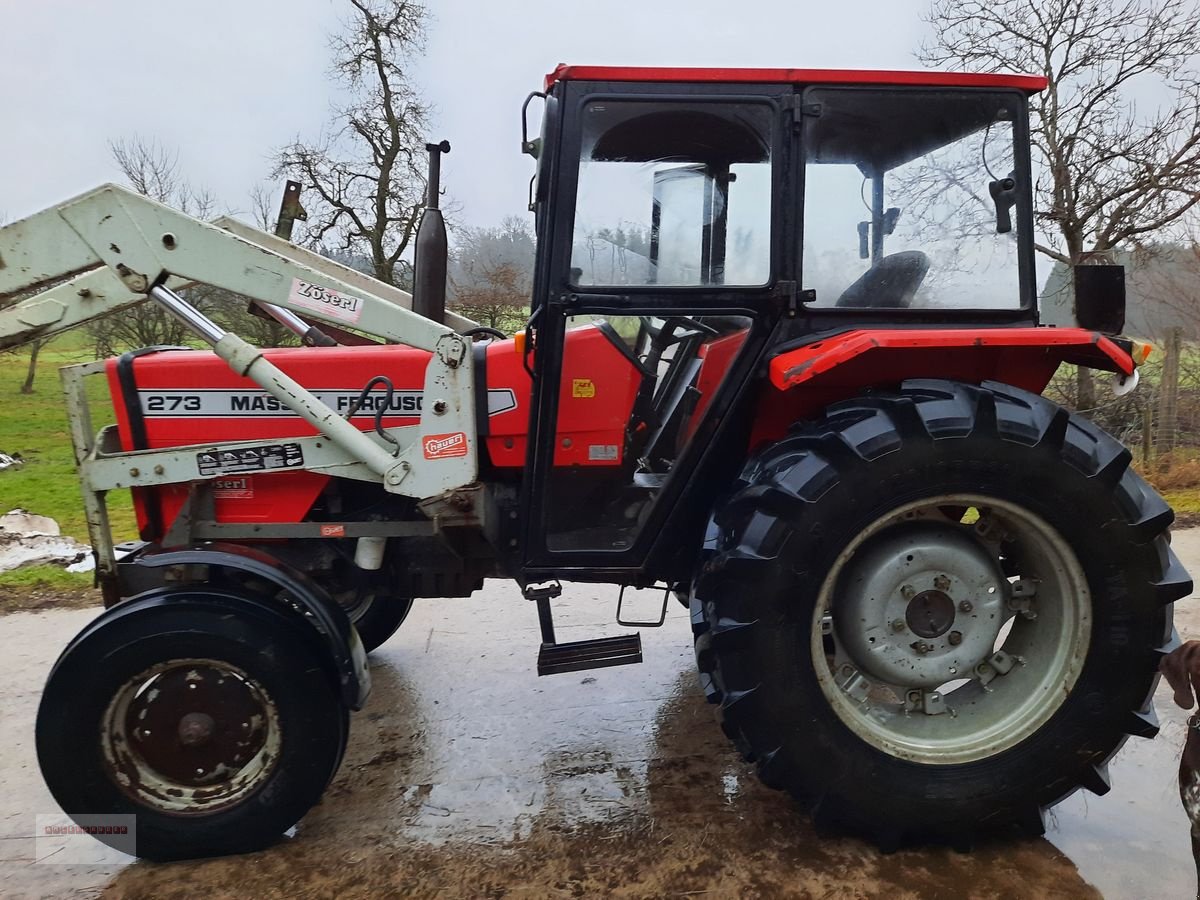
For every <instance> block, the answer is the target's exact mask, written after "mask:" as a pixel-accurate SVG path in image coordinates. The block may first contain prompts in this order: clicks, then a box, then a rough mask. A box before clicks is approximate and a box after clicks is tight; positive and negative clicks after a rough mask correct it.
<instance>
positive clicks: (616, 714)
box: [0, 529, 1200, 898]
mask: <svg viewBox="0 0 1200 900" xmlns="http://www.w3.org/2000/svg"><path fill="white" fill-rule="evenodd" d="M1175 546H1176V548H1177V549H1178V550H1179V551H1180V553H1181V555H1182V556H1183V558H1184V562H1185V563H1186V564H1187V565H1188V566H1189V568H1190V569H1191V570H1192V571H1193V572H1196V573H1200V529H1197V530H1190V531H1184V532H1180V533H1179V534H1177V535H1176V537H1175ZM615 597H616V592H615V590H612V589H603V588H602V589H593V588H590V587H586V586H569V587H568V590H567V593H566V594H565V595H564V600H563V601H560V602H559V604H558V607H559V608H560V609H561V610H562V613H561V616H560V620H561V622H562V623H563V625H562V627H561V628H560V635H561V639H581V638H583V637H594V636H599V635H600V634H614V633H618V632H619V631H620V629H619V628H618V626H616V625H614V624H612V622H611V616H612V611H613V609H614V606H615ZM589 601H590V602H589ZM1198 606H1200V605H1198ZM93 614H94V613H93V612H91V611H62V612H48V613H18V614H13V615H10V616H7V617H4V618H0V635H2V636H3V638H4V640H3V644H2V646H3V652H2V653H0V748H3V755H2V756H0V895H2V896H5V897H16V896H97V895H101V894H103V895H104V896H113V897H156V898H157V897H162V898H173V897H181V898H182V897H193V896H198V895H204V896H207V897H226V896H228V897H235V896H236V897H250V896H277V897H335V896H336V897H356V896H386V895H404V896H416V897H427V896H435V895H441V896H450V897H520V898H525V897H530V898H531V897H596V896H615V897H684V896H707V897H739V898H749V897H784V896H795V897H828V898H850V897H885V896H886V897H889V898H905V897H925V898H938V897H956V898H957V897H980V898H982V897H1081V896H1082V897H1086V896H1097V895H1102V896H1105V897H1130V898H1143V897H1189V896H1193V892H1194V890H1195V875H1194V874H1193V866H1192V860H1191V852H1190V846H1189V843H1188V823H1187V820H1186V819H1185V817H1184V815H1183V812H1182V810H1181V809H1180V807H1179V801H1178V794H1177V788H1176V785H1175V777H1176V767H1177V765H1178V752H1179V749H1180V747H1181V746H1182V743H1183V739H1184V720H1185V719H1186V713H1184V712H1183V711H1181V710H1178V709H1176V708H1175V707H1174V705H1173V704H1172V703H1171V701H1170V697H1169V696H1168V694H1167V693H1166V692H1165V689H1164V688H1160V690H1159V695H1158V698H1157V701H1158V702H1157V706H1158V711H1159V714H1160V718H1161V720H1162V722H1163V731H1162V734H1161V735H1160V737H1159V738H1158V739H1157V740H1155V741H1141V740H1137V739H1131V740H1130V741H1129V742H1128V743H1127V744H1126V746H1125V749H1124V750H1123V751H1122V753H1121V754H1120V755H1119V757H1118V758H1117V759H1116V760H1115V762H1114V764H1113V766H1112V780H1113V790H1112V791H1111V792H1110V793H1109V794H1108V795H1107V796H1105V797H1103V798H1097V797H1094V796H1092V795H1090V794H1085V793H1083V792H1080V793H1078V794H1076V795H1074V796H1073V797H1071V798H1070V799H1069V800H1067V801H1066V802H1065V803H1063V804H1062V805H1060V806H1059V807H1057V809H1056V810H1055V812H1054V814H1053V816H1052V818H1051V821H1050V830H1049V832H1048V834H1047V837H1046V839H1042V840H1035V841H1020V842H1005V843H1000V844H994V845H989V846H984V847H981V848H979V849H977V850H976V851H975V852H973V853H971V854H958V853H955V852H953V851H951V850H948V849H925V850H911V851H903V852H900V853H896V854H893V855H890V856H883V855H881V854H879V853H878V852H876V851H875V850H874V849H873V848H871V847H869V846H867V845H866V844H863V843H861V842H859V841H856V840H850V839H818V838H817V837H816V836H815V835H814V833H813V831H812V828H811V826H810V824H809V822H808V820H807V819H806V818H805V816H804V815H803V814H802V813H801V812H799V811H798V810H797V808H796V807H795V806H794V805H793V804H792V802H791V801H790V800H789V799H788V798H787V797H785V796H783V795H781V794H778V793H776V792H774V791H771V790H768V789H767V788H764V787H763V786H761V785H760V784H759V783H758V782H757V781H756V779H755V778H754V775H753V773H752V771H751V770H750V767H748V766H747V765H745V764H744V763H742V762H741V760H740V759H739V758H738V757H737V755H736V754H735V753H734V752H733V751H732V750H731V748H730V747H729V745H728V743H727V741H726V740H725V738H724V736H723V735H722V734H721V732H720V730H719V728H718V727H717V725H716V723H715V720H714V718H713V715H712V711H711V709H710V708H709V707H708V706H706V704H705V703H704V700H703V697H702V695H701V694H700V691H699V689H698V687H697V683H696V679H695V674H694V670H693V660H692V654H691V649H690V638H689V634H688V627H687V617H686V615H685V614H684V612H683V610H681V609H679V608H677V607H676V608H673V609H672V610H671V611H670V616H669V618H668V620H667V624H666V626H665V627H664V628H661V629H658V630H650V631H646V632H644V634H643V638H644V642H645V657H646V662H644V663H643V664H642V665H640V666H627V667H622V668H616V669H606V670H599V671H595V672H581V673H576V674H572V675H559V676H552V677H549V678H541V679H539V678H538V677H537V676H536V675H535V673H534V657H535V653H536V648H537V642H538V637H537V628H536V616H535V615H534V610H533V608H532V606H531V605H530V604H528V603H527V602H526V601H524V600H522V599H521V598H520V595H519V593H518V591H517V589H516V588H515V587H514V586H512V585H509V584H506V583H499V582H496V583H491V584H489V585H488V587H487V589H486V590H485V591H484V592H483V593H482V594H479V595H476V597H474V598H472V599H470V600H447V601H419V602H418V604H417V606H416V608H415V609H414V611H413V613H412V615H411V616H410V618H409V621H408V622H406V623H405V625H404V627H403V628H402V629H401V631H400V633H399V634H398V635H396V637H394V638H393V639H392V640H391V641H390V642H389V643H388V644H387V645H386V646H385V647H383V648H382V649H381V650H379V651H377V652H376V654H375V656H374V667H373V677H374V683H375V689H374V693H373V694H372V696H371V700H370V703H369V705H368V707H367V709H366V710H365V711H364V712H363V713H360V714H358V715H357V716H356V717H355V718H354V720H353V724H352V733H351V743H350V748H349V751H348V753H347V756H346V760H345V762H344V763H343V765H342V769H341V772H340V774H339V775H338V776H337V778H336V779H335V780H334V782H333V784H332V786H331V787H330V789H329V791H328V793H327V794H326V797H325V799H324V801H323V802H322V803H321V804H320V805H319V806H318V807H317V808H316V809H314V810H313V811H312V812H310V813H309V815H308V816H307V817H305V819H304V820H303V821H302V822H301V823H300V825H299V826H298V827H297V828H296V829H295V832H294V834H293V835H291V836H290V837H289V838H288V839H286V840H284V841H283V842H282V843H280V844H279V845H278V846H276V847H274V848H272V849H270V850H268V851H265V852H262V853H257V854H251V855H247V856H241V857H234V858H227V859H218V860H209V861H202V862H187V863H175V864H170V865H155V864H149V863H137V862H132V861H130V863H128V864H125V865H118V866H99V867H87V866H69V865H51V864H46V863H35V862H34V861H33V858H34V847H33V840H32V837H31V835H32V833H33V830H34V817H35V816H36V815H37V814H39V813H52V812H56V811H57V807H56V806H55V804H54V802H53V800H52V799H51V798H50V795H49V793H48V792H47V791H46V789H45V788H44V786H43V785H42V782H41V778H40V775H39V773H38V770H37V764H36V761H35V758H34V749H33V739H32V738H33V735H32V733H33V720H34V714H35V711H36V705H37V700H38V696H39V692H40V689H41V685H42V683H43V681H44V679H45V675H46V672H47V670H48V669H49V666H50V665H51V663H52V662H53V660H54V658H55V656H56V655H57V654H58V652H59V651H60V649H61V648H62V646H63V645H64V644H65V643H66V641H67V640H68V639H69V637H70V636H72V635H73V634H74V633H75V632H76V631H77V630H78V629H79V628H80V627H82V625H83V623H84V622H86V621H87V620H88V619H89V618H90V617H91V616H92V615H93ZM1176 621H1177V624H1178V626H1179V629H1180V632H1181V633H1182V634H1183V635H1185V636H1189V635H1190V636H1200V609H1194V608H1193V604H1192V603H1189V602H1187V601H1185V602H1183V603H1180V604H1179V605H1178V606H1177V617H1176Z"/></svg>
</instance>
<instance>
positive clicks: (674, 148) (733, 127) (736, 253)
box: [571, 100, 772, 287]
mask: <svg viewBox="0 0 1200 900" xmlns="http://www.w3.org/2000/svg"><path fill="white" fill-rule="evenodd" d="M771 117H772V107H771V106H769V105H767V104H765V103H732V102H730V103H721V102H712V103H701V102H698V103H696V104H695V105H694V106H690V107H689V106H685V105H681V104H679V103H670V104H666V103H655V102H649V101H635V100H621V101H594V102H591V103H588V104H587V105H586V106H585V107H584V109H583V143H582V147H581V151H580V160H579V189H578V195H577V197H576V205H575V224H574V232H573V241H572V248H571V267H572V279H571V280H572V283H573V284H575V285H576V286H580V287H586V286H606V285H611V286H621V285H664V286H702V285H741V286H756V285H761V284H765V283H766V282H767V281H768V279H769V277H770V248H771V241H770V234H771V153H770V133H771V128H770V123H771Z"/></svg>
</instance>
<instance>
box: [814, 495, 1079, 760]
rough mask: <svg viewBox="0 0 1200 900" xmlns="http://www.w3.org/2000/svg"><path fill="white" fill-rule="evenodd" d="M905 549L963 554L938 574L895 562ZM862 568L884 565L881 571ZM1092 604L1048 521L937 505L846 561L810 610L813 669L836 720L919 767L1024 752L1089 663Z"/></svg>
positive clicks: (904, 515)
mask: <svg viewBox="0 0 1200 900" xmlns="http://www.w3.org/2000/svg"><path fill="white" fill-rule="evenodd" d="M947 529H949V531H947ZM943 535H945V537H944V539H943V537H942V536H943ZM968 541H969V542H970V543H971V544H972V545H973V546H975V547H977V548H979V549H978V550H971V549H970V548H969V547H968V546H967V543H965V542H968ZM905 542H909V543H911V544H912V545H913V546H920V545H925V546H935V545H937V544H938V543H941V544H944V545H953V549H952V551H951V552H944V553H942V554H941V555H940V556H938V558H937V562H938V565H936V566H933V567H932V568H930V566H929V565H927V564H926V563H925V561H924V560H925V557H922V556H920V554H918V559H917V560H916V566H915V568H914V567H911V564H912V562H913V559H914V557H913V556H912V555H909V556H908V557H907V560H905V559H904V558H903V557H901V558H898V559H896V560H895V562H892V557H891V556H889V554H894V553H895V550H894V548H896V547H899V546H903V545H904V544H905ZM881 548H882V549H881ZM872 554H874V555H873V556H872ZM988 555H990V556H991V560H990V562H988V561H987V560H986V557H987V556H988ZM856 560H857V561H858V563H859V568H856ZM864 560H866V561H867V562H869V563H871V564H873V565H877V566H878V565H879V560H883V566H882V567H883V569H884V574H883V575H880V574H878V572H876V571H864V570H863V569H862V568H861V565H862V563H863V561H864ZM956 560H957V562H956ZM889 565H890V566H891V567H892V568H890V569H889V568H887V567H888V566H889ZM906 566H910V568H907V569H906V568H905V567H906ZM956 566H957V569H958V570H961V571H956V570H955V567H956ZM988 566H991V567H992V571H993V572H994V576H993V580H994V585H992V584H991V583H990V581H989V576H988V573H987V570H988ZM946 567H949V568H950V570H949V571H941V569H944V568H946ZM925 581H929V584H925V583H924V582H925ZM852 585H853V587H852ZM891 586H894V587H895V588H896V590H895V591H894V592H890V591H889V589H890V587H891ZM854 587H858V588H863V589H864V590H862V591H858V592H857V593H856V592H855V591H854ZM989 588H990V589H991V590H990V593H989ZM1091 606H1092V603H1091V592H1090V590H1089V589H1088V584H1087V578H1086V576H1085V574H1084V572H1083V569H1082V567H1081V565H1080V564H1079V561H1078V559H1077V558H1076V556H1075V554H1074V553H1073V552H1072V550H1071V548H1070V547H1069V546H1068V545H1067V543H1066V541H1065V540H1064V539H1063V538H1062V536H1061V535H1060V534H1059V533H1058V532H1057V531H1056V530H1055V529H1054V528H1052V527H1051V526H1050V525H1049V524H1048V523H1046V521H1045V520H1044V519H1042V518H1041V517H1039V516H1037V515H1036V514H1034V513H1032V512H1031V511H1029V510H1028V509H1025V508H1023V507H1021V506H1018V505H1016V504H1014V503H1011V502H1008V501H1004V500H999V499H997V498H994V497H986V496H983V495H978V494H968V493H962V494H945V495H939V496H935V497H931V498H928V499H924V500H918V501H914V502H911V503H907V504H905V505H903V506H900V507H897V508H896V509H895V510H893V511H891V512H889V513H887V514H885V515H884V516H881V517H880V518H878V519H876V520H875V521H874V522H873V523H872V524H871V525H870V526H868V527H867V528H866V529H864V530H863V531H862V532H861V533H860V534H859V535H858V536H856V537H855V539H854V540H853V541H851V542H850V543H849V544H848V545H847V546H846V548H845V549H843V551H842V552H841V553H840V554H839V555H838V557H837V559H836V560H835V562H834V565H833V566H832V567H831V568H830V571H829V573H828V574H827V576H826V578H825V580H824V582H823V584H822V587H821V591H820V594H819V596H818V600H817V604H816V608H815V611H814V618H813V623H812V625H813V627H812V647H811V652H812V660H813V665H814V667H815V669H816V674H817V680H818V682H819V684H820V686H821V690H822V692H823V693H824V695H825V697H826V699H827V700H828V701H829V703H830V705H831V707H832V708H833V710H834V712H835V713H836V714H837V716H838V718H839V719H840V720H841V721H842V723H843V724H844V725H846V726H847V727H848V728H849V729H850V730H851V731H852V732H853V733H854V734H855V735H857V736H858V737H860V738H861V739H863V740H864V741H866V742H867V743H868V744H871V745H872V746H874V747H876V748H877V749H879V750H882V751H884V752H886V753H888V754H889V755H891V756H894V757H897V758H900V759H905V760H909V761H912V762H917V763H923V764H930V765H948V764H961V763H969V762H973V761H978V760H981V759H986V758H989V757H992V756H995V755H996V754H998V753H1001V752H1003V751H1005V750H1008V749H1010V748H1011V747H1013V746H1016V745H1017V744H1019V743H1021V742H1022V741H1024V740H1026V739H1027V738H1028V737H1030V736H1031V735H1033V734H1035V733H1036V732H1037V731H1038V730H1039V729H1041V728H1042V727H1043V726H1044V725H1045V723H1046V722H1047V721H1049V719H1050V718H1051V717H1052V716H1053V715H1054V714H1055V712H1057V711H1058V709H1060V708H1061V706H1062V704H1063V702H1065V700H1066V698H1067V697H1068V696H1069V694H1070V692H1071V690H1072V688H1073V687H1074V685H1075V683H1076V681H1077V680H1078V678H1079V675H1080V673H1081V671H1082V669H1083V665H1084V662H1085V661H1086V658H1087V651H1088V647H1089V644H1090V634H1091V620H1092V608H1091ZM898 610H903V612H902V613H900V614H898ZM992 614H997V615H998V616H1000V617H1001V618H1002V621H1000V622H996V623H993V622H992V620H989V619H987V616H988V615H992ZM956 623H958V624H957V627H956ZM993 628H994V631H995V633H996V637H995V642H994V643H993V641H992V640H991V639H990V638H991V635H992V634H993V631H991V630H989V629H993ZM952 639H955V640H953V643H952ZM939 666H940V667H941V668H940V669H939ZM904 671H908V673H909V674H908V675H907V677H906V676H905V675H903V674H902V673H903V672H904ZM943 677H944V682H942V678H943Z"/></svg>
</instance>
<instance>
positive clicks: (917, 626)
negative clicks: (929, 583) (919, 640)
mask: <svg viewBox="0 0 1200 900" xmlns="http://www.w3.org/2000/svg"><path fill="white" fill-rule="evenodd" d="M904 621H905V622H906V623H907V624H908V627H909V628H910V629H911V630H912V631H913V632H914V633H915V634H919V635H920V636H921V637H926V638H935V637H941V636H942V635H943V634H945V633H946V632H947V631H949V630H950V626H951V625H953V624H954V601H953V600H951V599H950V597H949V596H948V595H947V594H944V593H942V592H941V591H921V593H919V594H917V596H915V597H913V598H912V600H910V601H909V602H908V608H907V609H906V610H905V611H904Z"/></svg>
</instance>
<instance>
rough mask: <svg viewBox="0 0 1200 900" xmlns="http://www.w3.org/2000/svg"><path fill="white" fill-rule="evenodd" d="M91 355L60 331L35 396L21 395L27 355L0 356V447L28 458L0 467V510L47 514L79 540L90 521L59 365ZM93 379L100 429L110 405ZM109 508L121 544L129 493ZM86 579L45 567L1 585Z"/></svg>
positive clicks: (73, 583)
mask: <svg viewBox="0 0 1200 900" xmlns="http://www.w3.org/2000/svg"><path fill="white" fill-rule="evenodd" d="M90 359H91V353H90V348H88V347H87V345H86V344H85V343H84V341H83V339H82V336H79V335H66V336H64V338H62V339H60V340H58V341H55V342H54V343H52V344H50V345H49V346H48V347H45V348H43V350H42V353H41V357H40V359H39V360H38V371H37V378H36V380H35V382H34V393H32V394H22V393H20V388H21V384H22V382H24V380H25V370H26V367H27V365H28V362H29V355H28V352H27V351H25V350H19V351H16V352H14V353H5V354H0V451H3V452H4V453H7V454H9V455H15V454H20V455H21V456H22V457H23V458H24V460H25V464H24V465H23V466H22V467H21V468H19V469H15V470H14V469H5V470H3V471H0V514H3V513H5V512H8V511H9V510H10V509H17V508H21V509H27V510H29V511H30V512H32V513H37V514H38V515H42V516H49V517H51V518H52V519H54V520H55V521H57V522H58V524H59V526H60V527H61V528H62V532H63V534H66V535H70V536H71V537H73V538H75V539H76V540H79V541H83V542H84V543H87V523H86V520H85V518H84V515H83V502H82V500H81V494H80V490H79V478H78V476H77V475H76V473H75V460H74V457H73V455H72V451H71V437H70V433H69V431H68V428H67V413H66V406H65V404H64V402H63V397H62V387H61V384H60V382H59V377H58V369H59V367H61V366H64V365H69V364H71V363H78V362H88V361H89V360H90ZM90 380H91V384H89V386H88V397H89V400H90V402H91V409H92V415H93V420H94V424H95V427H96V428H97V429H99V428H100V427H101V426H102V425H106V424H108V423H110V422H111V421H112V406H111V404H110V402H109V399H108V391H107V387H106V385H105V383H104V379H103V378H102V377H96V378H92V379H90ZM108 509H109V515H110V517H111V519H112V525H113V534H114V536H115V537H116V539H117V540H118V541H120V540H129V539H131V538H134V537H137V528H136V526H135V524H134V519H133V507H132V505H131V503H130V499H129V494H128V493H127V492H114V493H112V494H110V495H109V497H108ZM90 583H91V576H90V575H71V574H68V573H66V572H63V571H62V570H60V569H56V568H53V567H50V566H36V567H31V568H26V569H20V570H18V571H16V572H8V573H3V574H0V586H4V587H7V588H18V589H19V588H43V589H44V588H53V587H80V586H85V585H87V584H90Z"/></svg>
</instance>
